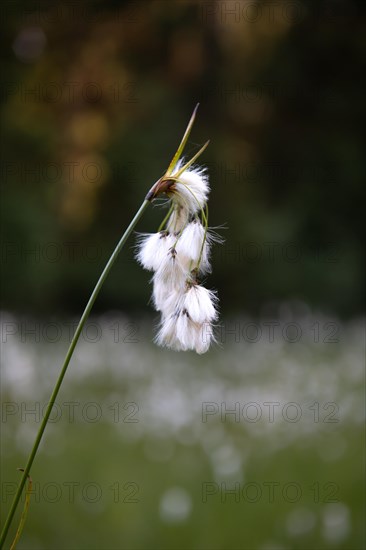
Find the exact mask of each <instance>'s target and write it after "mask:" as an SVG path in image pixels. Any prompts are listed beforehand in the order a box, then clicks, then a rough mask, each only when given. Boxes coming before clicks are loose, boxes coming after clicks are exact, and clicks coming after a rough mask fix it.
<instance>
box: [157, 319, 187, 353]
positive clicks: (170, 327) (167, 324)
mask: <svg viewBox="0 0 366 550" xmlns="http://www.w3.org/2000/svg"><path fill="white" fill-rule="evenodd" d="M155 342H156V343H157V344H158V345H159V346H162V347H167V348H171V349H175V350H176V351H179V350H180V349H181V346H180V343H179V340H178V339H177V315H169V316H168V317H165V318H163V319H162V321H161V323H160V328H159V332H158V334H157V335H156V337H155Z"/></svg>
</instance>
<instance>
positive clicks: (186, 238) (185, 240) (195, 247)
mask: <svg viewBox="0 0 366 550" xmlns="http://www.w3.org/2000/svg"><path fill="white" fill-rule="evenodd" d="M204 239H205V229H204V227H203V226H202V224H201V223H200V222H199V221H198V220H194V221H192V222H191V223H189V224H188V225H187V227H186V228H185V229H184V231H183V232H182V234H181V235H180V237H179V240H178V242H177V246H176V248H177V253H178V255H179V256H180V257H182V258H187V259H188V260H189V261H190V262H192V264H194V265H193V266H192V267H195V265H196V264H197V262H198V260H199V257H200V254H201V249H202V245H203V241H204ZM206 246H207V245H206Z"/></svg>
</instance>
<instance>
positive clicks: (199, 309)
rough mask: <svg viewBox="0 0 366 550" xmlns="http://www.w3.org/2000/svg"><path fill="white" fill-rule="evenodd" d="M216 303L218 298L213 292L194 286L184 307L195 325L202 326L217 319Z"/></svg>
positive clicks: (185, 299) (184, 302)
mask: <svg viewBox="0 0 366 550" xmlns="http://www.w3.org/2000/svg"><path fill="white" fill-rule="evenodd" d="M216 303H217V298H216V296H215V294H214V293H213V292H212V291H211V290H207V288H205V287H203V286H200V285H193V286H191V288H189V290H188V291H187V292H186V294H185V296H184V300H183V307H184V309H185V310H186V311H187V313H188V316H189V318H190V319H192V321H193V322H194V323H199V324H202V323H205V322H211V321H215V320H216V319H217V315H218V314H217V311H216V308H215V305H216Z"/></svg>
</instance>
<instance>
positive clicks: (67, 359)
mask: <svg viewBox="0 0 366 550" xmlns="http://www.w3.org/2000/svg"><path fill="white" fill-rule="evenodd" d="M148 204H150V200H148V199H145V200H144V202H143V203H142V204H141V206H140V208H139V209H138V211H137V212H136V214H135V216H134V218H133V219H132V221H131V223H130V225H129V226H128V227H127V229H126V231H125V232H124V234H123V235H122V237H121V239H120V241H119V243H118V244H117V246H116V248H115V249H114V251H113V253H112V255H111V257H110V258H109V260H108V262H107V264H106V266H105V268H104V270H103V272H102V274H101V276H100V277H99V280H98V282H97V284H96V285H95V288H94V290H93V292H92V294H91V296H90V298H89V301H88V303H87V305H86V307H85V310H84V313H83V314H82V316H81V319H80V321H79V324H78V326H77V328H76V331H75V334H74V337H73V339H72V341H71V344H70V347H69V349H68V351H67V354H66V357H65V361H64V364H63V365H62V369H61V372H60V374H59V377H58V379H57V382H56V385H55V387H54V390H53V392H52V394H51V397H50V400H49V402H48V405H47V409H46V411H45V414H44V417H43V420H42V423H41V425H40V428H39V430H38V433H37V437H36V440H35V442H34V445H33V447H32V450H31V453H30V455H29V458H28V462H27V464H26V466H25V468H24V471H23V475H22V478H21V480H20V483H19V486H18V489H17V492H16V494H15V496H14V500H13V502H12V505H11V508H10V510H9V514H8V517H7V519H6V522H5V524H4V527H3V530H2V532H1V537H0V548H2V547H3V544H4V542H5V539H6V536H7V534H8V531H9V528H10V525H11V523H12V520H13V517H14V514H15V511H16V509H17V506H18V504H19V500H20V497H21V494H22V491H23V488H24V485H25V482H26V481H27V478H28V476H29V472H30V469H31V467H32V464H33V461H34V458H35V456H36V454H37V451H38V447H39V445H40V443H41V440H42V436H43V433H44V431H45V429H46V426H47V422H48V419H49V417H50V414H51V412H52V408H53V405H54V404H55V401H56V398H57V395H58V392H59V390H60V388H61V384H62V381H63V379H64V377H65V374H66V371H67V367H68V366H69V363H70V360H71V357H72V355H73V353H74V349H75V346H76V344H77V342H78V340H79V337H80V334H81V331H82V330H83V327H84V325H85V322H86V320H87V319H88V317H89V314H90V311H91V309H92V307H93V305H94V302H95V300H96V298H97V296H98V294H99V291H100V289H101V288H102V286H103V283H104V281H105V279H106V278H107V275H108V273H109V272H110V270H111V268H112V266H113V264H114V262H115V261H116V259H117V256H118V254H119V253H120V251H121V250H122V248H123V246H124V244H125V243H126V241H127V239H128V237H129V236H130V234H131V233H132V231H133V229H134V227H135V225H136V224H137V222H138V221H139V219H140V218H141V216H142V214H143V213H144V211H145V209H146V207H147V206H148Z"/></svg>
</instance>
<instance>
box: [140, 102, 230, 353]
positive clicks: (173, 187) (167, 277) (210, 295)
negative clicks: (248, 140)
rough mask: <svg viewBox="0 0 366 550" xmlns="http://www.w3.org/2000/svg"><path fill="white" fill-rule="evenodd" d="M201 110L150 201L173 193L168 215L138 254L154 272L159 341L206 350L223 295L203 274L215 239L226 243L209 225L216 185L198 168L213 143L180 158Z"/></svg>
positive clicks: (208, 267)
mask: <svg viewBox="0 0 366 550" xmlns="http://www.w3.org/2000/svg"><path fill="white" fill-rule="evenodd" d="M196 109H197V108H196ZM195 112H196V110H195V111H194V113H193V116H192V118H191V121H190V123H189V125H188V128H187V130H186V133H185V135H184V137H183V140H182V143H181V145H180V147H179V148H178V151H177V153H176V155H175V157H174V158H173V161H172V162H171V165H170V167H169V169H168V171H167V173H166V174H165V175H164V176H163V177H162V178H160V180H159V181H158V182H157V183H156V184H155V185H154V186H153V188H152V189H151V191H150V192H149V194H148V199H149V200H152V199H154V198H155V197H156V196H158V195H160V194H162V193H164V194H165V195H167V196H168V198H169V199H170V200H171V208H170V214H169V216H168V219H167V220H166V222H165V224H164V226H163V228H162V229H161V228H160V229H161V230H159V231H158V232H157V233H152V234H142V235H139V239H138V245H137V253H136V258H137V260H138V262H139V263H140V264H141V265H142V267H143V268H144V269H147V270H149V271H152V272H153V276H152V283H153V293H152V302H153V305H154V308H155V309H156V310H157V311H159V312H160V313H161V320H160V325H159V330H158V333H157V336H156V338H155V341H156V343H157V344H158V345H160V346H165V347H168V348H170V349H173V350H176V351H181V350H182V351H185V350H195V351H196V352H197V353H200V354H201V353H205V352H206V351H207V350H208V349H209V347H210V345H211V343H212V342H213V341H214V340H215V338H214V334H213V326H214V325H213V324H214V323H215V322H216V321H217V319H218V312H217V305H218V299H217V295H216V293H215V292H213V291H211V290H207V289H206V288H204V287H203V286H201V285H200V281H199V277H201V276H203V275H205V274H206V273H208V272H210V271H211V265H210V248H211V245H212V243H213V242H215V241H216V242H222V241H221V239H220V237H218V236H217V235H216V234H214V233H213V232H212V231H211V230H209V229H208V209H207V200H208V194H209V191H210V187H209V181H208V175H207V172H206V169H205V168H202V167H197V166H193V162H194V161H195V159H196V158H197V157H198V156H199V155H200V154H201V152H202V151H203V150H204V149H205V148H206V146H207V144H208V143H206V144H205V146H204V147H203V148H202V149H201V150H200V151H199V152H198V153H197V154H196V155H195V157H194V158H193V159H192V160H191V161H189V162H188V163H186V164H185V163H184V161H183V159H179V158H178V156H179V155H178V154H179V153H180V152H181V151H182V149H183V147H184V144H185V142H186V140H187V138H188V135H189V132H190V129H191V127H192V124H193V120H194V116H195Z"/></svg>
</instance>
